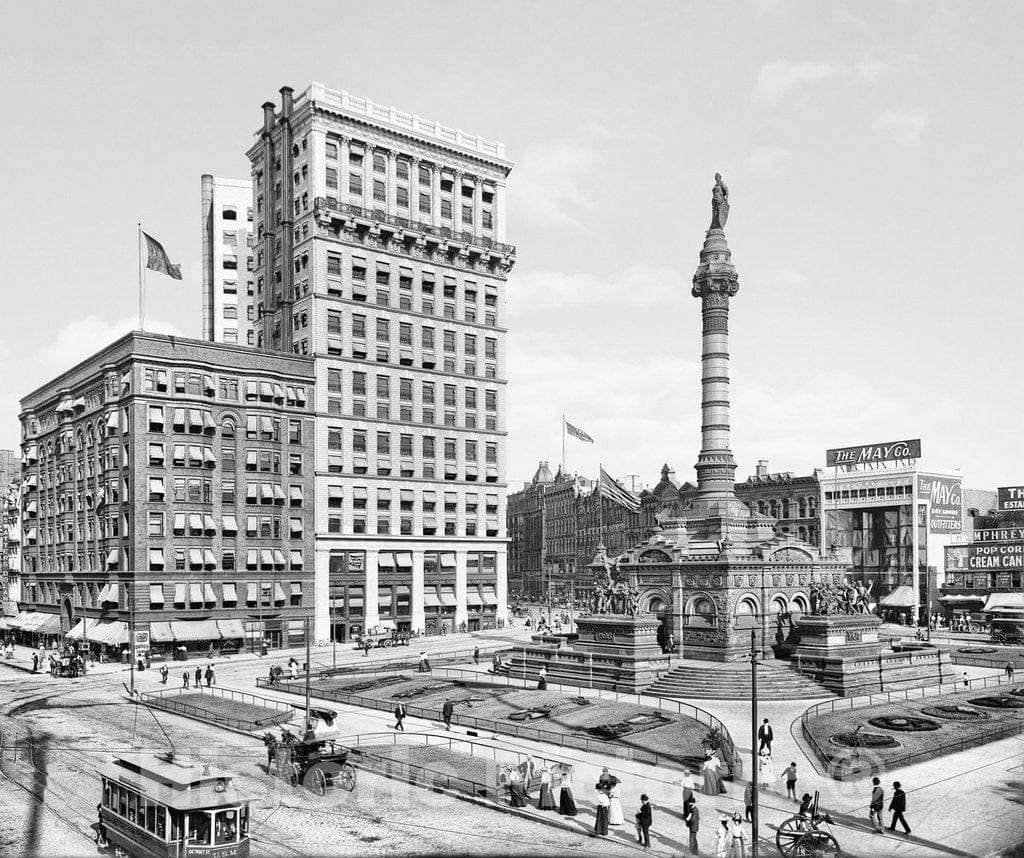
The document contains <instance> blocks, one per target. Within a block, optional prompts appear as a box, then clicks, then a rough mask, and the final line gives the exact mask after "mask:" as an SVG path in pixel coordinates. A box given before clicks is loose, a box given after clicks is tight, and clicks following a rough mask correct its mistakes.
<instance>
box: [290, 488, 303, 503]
mask: <svg viewBox="0 0 1024 858" xmlns="http://www.w3.org/2000/svg"><path fill="white" fill-rule="evenodd" d="M288 495H289V497H290V498H291V500H292V503H300V504H301V503H302V486H291V487H290V488H289V489H288Z"/></svg>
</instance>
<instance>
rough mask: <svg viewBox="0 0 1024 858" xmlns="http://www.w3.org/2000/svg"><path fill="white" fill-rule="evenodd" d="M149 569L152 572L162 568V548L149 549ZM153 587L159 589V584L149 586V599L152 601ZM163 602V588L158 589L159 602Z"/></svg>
mask: <svg viewBox="0 0 1024 858" xmlns="http://www.w3.org/2000/svg"><path fill="white" fill-rule="evenodd" d="M149 568H150V569H153V570H159V569H163V568H164V550H163V549H162V548H150V549H149ZM153 587H160V585H159V584H153V585H151V586H150V588H149V589H150V599H149V601H151V602H152V601H153V597H152V591H153ZM163 600H164V597H163V588H162V587H161V588H160V601H161V602H162V601H163Z"/></svg>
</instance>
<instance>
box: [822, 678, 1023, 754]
mask: <svg viewBox="0 0 1024 858" xmlns="http://www.w3.org/2000/svg"><path fill="white" fill-rule="evenodd" d="M1021 687H1022V684H1020V683H1018V684H1015V685H1014V686H1010V685H1003V686H999V687H998V688H988V689H979V690H974V691H966V692H959V693H957V694H942V695H934V696H931V697H919V698H915V699H913V700H902V701H899V702H896V703H876V704H874V705H872V706H870V707H863V708H859V709H843V710H839V711H836V712H830V713H825V714H822V715H818V716H817V717H814V718H809V719H808V720H807V722H806V725H805V726H806V730H807V731H808V732H809V733H810V735H811V736H812V737H813V738H814V740H815V741H816V742H817V743H818V745H819V746H820V747H821V748H823V749H828V751H829V752H830V754H831V755H833V756H832V759H833V761H834V762H835V761H838V760H841V759H843V758H844V756H845V757H848V756H849V754H850V751H851V750H852V749H848V748H843V747H842V746H839V745H835V744H833V743H830V742H829V738H830V737H831V736H833V735H835V734H836V733H845V732H851V731H853V730H856V729H857V727H862V729H863V731H864V732H868V733H878V734H881V735H883V736H892V737H893V738H894V739H895V740H896V741H897V742H899V743H900V744H899V746H898V747H890V748H871V749H862V750H861V758H862V760H863V761H867V760H874V761H880V762H881V763H882V764H885V765H888V764H890V763H899V762H900V761H901V760H903V759H904V758H906V757H908V756H913V755H916V754H927V755H930V756H932V757H939V756H944V755H945V754H953V753H956V752H957V751H959V750H961V749H962V746H961V745H960V744H959V743H961V742H967V743H969V744H970V745H979V744H985V743H986V742H988V741H996V740H997V739H999V738H1002V737H1003V736H1001V735H1000V734H1001V733H1002V732H1003V731H1004V730H1006V729H1007V728H1009V727H1014V726H1016V728H1017V729H1018V730H1019V729H1024V708H1022V709H993V708H990V707H985V706H977V705H976V704H974V703H971V698H977V697H991V696H1003V695H1005V694H1006V693H1007V691H1008V690H1009V689H1010V688H1021ZM956 705H967V706H971V707H973V708H975V709H977V710H979V711H980V712H984V713H985V714H987V715H988V716H989V717H988V718H986V719H984V720H979V721H957V720H952V719H946V718H937V717H935V716H933V715H929V714H928V713H926V712H924V711H922V710H924V709H926V708H928V707H935V706H956ZM908 715H911V716H915V717H923V718H929V719H931V720H932V721H936V722H938V723H939V724H941V725H942V726H941V727H940V728H939V729H938V730H927V731H918V732H902V731H898V730H887V729H885V728H883V727H876V726H875V725H874V724H869V723H868V720H869V719H871V718H878V717H884V716H890V717H893V716H895V717H901V716H908ZM1004 735H1005V734H1004ZM986 737H989V738H986ZM922 759H924V758H922Z"/></svg>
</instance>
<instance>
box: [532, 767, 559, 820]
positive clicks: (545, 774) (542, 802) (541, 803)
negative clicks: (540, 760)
mask: <svg viewBox="0 0 1024 858" xmlns="http://www.w3.org/2000/svg"><path fill="white" fill-rule="evenodd" d="M537 810H558V805H556V804H555V796H554V794H553V793H552V792H551V769H547V768H543V769H541V770H540V795H539V796H538V797H537Z"/></svg>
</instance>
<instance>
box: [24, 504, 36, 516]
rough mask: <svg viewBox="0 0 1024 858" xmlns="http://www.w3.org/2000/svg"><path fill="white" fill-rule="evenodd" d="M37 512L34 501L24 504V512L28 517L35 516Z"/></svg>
mask: <svg viewBox="0 0 1024 858" xmlns="http://www.w3.org/2000/svg"><path fill="white" fill-rule="evenodd" d="M38 511H39V505H38V504H37V503H36V502H35V501H29V502H28V503H27V504H25V512H27V513H28V514H29V515H35V514H36V513H37V512H38Z"/></svg>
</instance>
